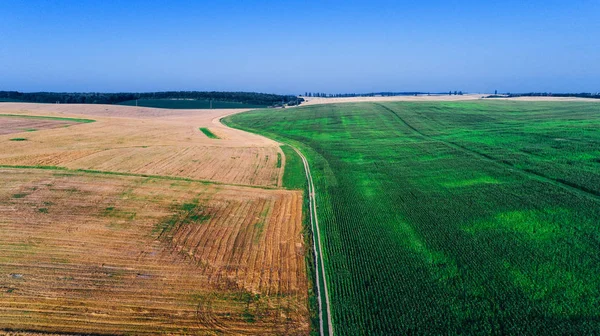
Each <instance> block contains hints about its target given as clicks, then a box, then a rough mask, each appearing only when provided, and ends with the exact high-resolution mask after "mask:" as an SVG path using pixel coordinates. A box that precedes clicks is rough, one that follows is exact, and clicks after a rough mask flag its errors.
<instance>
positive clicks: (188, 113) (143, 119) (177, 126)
mask: <svg viewBox="0 0 600 336" xmlns="http://www.w3.org/2000/svg"><path fill="white" fill-rule="evenodd" d="M234 112H239V110H164V109H153V108H138V107H130V106H113V105H52V104H19V103H4V104H2V103H0V126H1V125H4V124H3V123H7V122H13V123H14V122H17V121H20V122H21V123H22V124H23V123H26V122H28V121H29V122H33V121H36V122H40V121H41V120H44V119H42V118H40V116H49V117H54V118H56V119H62V121H63V122H71V124H75V125H70V127H60V128H54V129H39V130H36V131H33V132H25V131H23V133H21V134H22V135H23V137H22V138H24V139H26V140H27V141H18V142H14V141H13V142H9V141H10V139H11V138H14V137H15V136H16V135H15V133H11V134H5V135H1V134H0V144H2V145H0V165H9V166H57V167H66V168H71V169H88V170H101V171H112V172H122V173H135V174H147V175H167V176H178V177H185V178H191V179H197V180H207V181H215V182H222V183H231V184H242V185H256V186H269V187H277V186H280V185H281V177H282V172H283V165H281V164H278V159H277V158H278V156H282V152H281V149H280V148H279V145H278V144H277V143H276V142H274V141H271V140H269V139H266V138H264V137H261V136H258V135H254V134H250V133H246V132H242V131H238V130H233V129H230V128H227V127H225V126H223V125H221V124H220V123H219V122H218V119H219V118H220V117H221V116H223V115H227V114H231V113H234ZM7 114H10V115H11V116H10V117H8V116H3V115H7ZM15 115H22V116H24V118H17V117H15ZM32 117H34V118H32ZM81 118H87V119H86V120H89V119H92V120H95V122H90V123H81V122H79V123H78V122H75V121H73V120H81ZM69 119H70V120H69ZM55 121H56V120H55ZM19 127H20V128H25V127H28V128H29V126H19ZM200 127H207V128H208V129H209V130H210V131H211V132H212V133H214V134H215V135H216V136H218V139H211V138H209V137H207V136H206V135H205V134H204V133H203V132H202V131H200V129H199V128H200ZM2 128H3V129H4V127H2ZM11 129H14V127H12V128H11Z"/></svg>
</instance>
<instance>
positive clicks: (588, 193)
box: [375, 103, 600, 200]
mask: <svg viewBox="0 0 600 336" xmlns="http://www.w3.org/2000/svg"><path fill="white" fill-rule="evenodd" d="M375 105H377V106H379V107H381V108H383V109H384V110H386V111H388V112H391V113H392V114H393V115H394V116H396V118H398V120H400V122H401V123H403V124H404V125H405V126H406V127H408V128H410V129H411V130H413V131H414V132H415V133H417V134H418V135H420V136H422V137H424V138H426V139H428V140H431V141H437V142H440V143H443V144H445V145H446V146H448V147H450V148H453V149H456V150H459V151H462V152H465V153H467V154H471V155H474V156H476V157H478V158H480V159H483V160H486V161H489V162H492V163H494V164H496V165H499V166H503V167H508V168H510V169H511V170H513V171H515V172H518V173H520V174H522V175H525V176H527V177H529V178H532V179H535V180H538V181H542V182H546V183H550V184H552V185H554V186H557V187H560V188H563V189H565V190H567V191H570V192H573V193H575V194H578V195H582V196H585V197H589V198H592V199H593V200H599V199H600V192H597V191H595V190H592V189H588V188H586V187H584V186H580V185H578V184H575V183H572V182H569V181H566V180H563V179H555V178H552V177H549V176H546V175H544V174H542V173H540V172H537V171H533V170H531V169H521V168H518V167H516V166H515V165H513V164H511V163H510V162H506V161H503V160H499V159H496V158H494V157H493V156H491V155H488V154H485V153H480V152H478V151H476V150H474V149H471V148H468V147H465V146H462V145H459V144H457V143H454V142H450V141H444V140H440V139H436V138H435V137H433V136H430V135H427V134H425V133H423V132H421V131H420V130H419V129H417V128H416V127H414V126H412V125H411V124H409V123H408V122H407V121H406V120H404V119H403V118H402V117H400V116H399V115H398V113H396V111H394V110H392V109H391V108H389V107H387V106H385V105H382V104H379V103H375Z"/></svg>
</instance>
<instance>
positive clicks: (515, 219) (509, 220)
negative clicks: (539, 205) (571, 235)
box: [463, 209, 572, 240]
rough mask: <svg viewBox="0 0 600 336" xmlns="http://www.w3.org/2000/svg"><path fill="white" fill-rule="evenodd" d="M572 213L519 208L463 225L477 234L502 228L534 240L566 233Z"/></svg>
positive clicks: (563, 210)
mask: <svg viewBox="0 0 600 336" xmlns="http://www.w3.org/2000/svg"><path fill="white" fill-rule="evenodd" d="M571 221H572V215H571V213H570V212H569V211H568V210H565V209H547V210H545V211H536V210H519V211H508V212H501V213H499V214H497V215H496V216H495V217H494V218H493V219H491V220H481V221H478V222H476V223H475V224H473V225H471V226H467V227H463V229H464V230H465V231H466V232H469V233H472V234H475V233H478V232H483V231H490V230H501V231H503V232H511V233H516V234H520V235H523V236H525V237H527V238H529V239H532V240H548V239H552V238H556V237H559V236H561V235H562V234H566V233H567V232H563V231H566V229H563V228H567V227H569V226H570V225H571V223H570V222H571Z"/></svg>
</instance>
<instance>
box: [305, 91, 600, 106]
mask: <svg viewBox="0 0 600 336" xmlns="http://www.w3.org/2000/svg"><path fill="white" fill-rule="evenodd" d="M486 96H489V94H487V93H473V94H465V95H462V96H458V95H456V96H455V95H452V96H450V95H430V96H427V95H419V96H394V97H348V98H318V97H303V98H304V99H305V100H306V102H304V103H303V104H302V106H305V105H318V104H339V103H363V102H394V101H407V102H412V101H414V102H419V101H465V100H479V99H484V97H486ZM493 99H494V100H496V99H501V100H515V101H592V102H600V99H591V98H575V97H517V98H493ZM490 100H491V99H490Z"/></svg>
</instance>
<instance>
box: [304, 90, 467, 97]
mask: <svg viewBox="0 0 600 336" xmlns="http://www.w3.org/2000/svg"><path fill="white" fill-rule="evenodd" d="M429 94H433V95H445V94H449V95H453V94H454V95H462V94H463V92H462V91H454V92H452V91H449V92H435V93H434V92H418V91H415V92H371V93H322V92H305V93H304V96H305V97H320V98H347V97H380V96H381V97H392V96H419V95H429Z"/></svg>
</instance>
